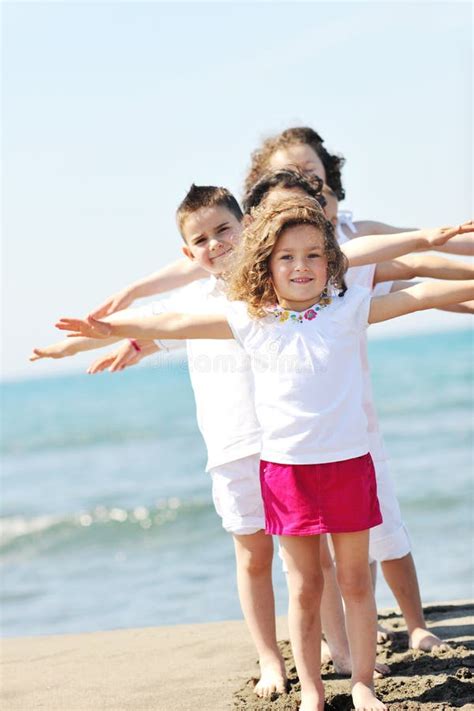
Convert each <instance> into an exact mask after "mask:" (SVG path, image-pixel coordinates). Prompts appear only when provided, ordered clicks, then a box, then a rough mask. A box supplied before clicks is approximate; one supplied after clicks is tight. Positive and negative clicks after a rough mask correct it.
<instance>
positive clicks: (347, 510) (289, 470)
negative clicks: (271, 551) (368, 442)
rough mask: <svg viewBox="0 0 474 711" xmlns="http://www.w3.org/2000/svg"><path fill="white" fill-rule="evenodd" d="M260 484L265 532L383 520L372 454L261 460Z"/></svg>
mask: <svg viewBox="0 0 474 711" xmlns="http://www.w3.org/2000/svg"><path fill="white" fill-rule="evenodd" d="M260 485H261V488H262V498H263V505H264V509H265V531H266V533H270V534H273V535H277V536H314V535H317V534H320V533H349V532H354V531H365V530H366V529H368V528H372V527H373V526H378V525H379V524H380V523H382V515H381V513H380V508H379V501H378V499H377V483H376V479H375V470H374V464H373V462H372V457H371V456H370V454H364V455H362V456H361V457H355V458H354V459H347V460H345V461H343V462H328V463H326V464H272V463H271V462H264V461H261V462H260Z"/></svg>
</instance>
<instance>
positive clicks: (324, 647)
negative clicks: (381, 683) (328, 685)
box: [321, 639, 391, 679]
mask: <svg viewBox="0 0 474 711" xmlns="http://www.w3.org/2000/svg"><path fill="white" fill-rule="evenodd" d="M331 661H332V663H333V665H334V671H335V672H336V674H341V676H350V675H351V674H352V664H351V658H350V656H349V655H344V654H341V655H336V654H334V655H332V654H331V650H330V649H329V646H328V643H327V642H326V641H325V640H324V639H322V640H321V664H326V663H327V662H331ZM390 674H391V669H390V667H389V666H388V664H382V663H381V662H375V670H374V679H381V678H382V677H384V676H389V675H390Z"/></svg>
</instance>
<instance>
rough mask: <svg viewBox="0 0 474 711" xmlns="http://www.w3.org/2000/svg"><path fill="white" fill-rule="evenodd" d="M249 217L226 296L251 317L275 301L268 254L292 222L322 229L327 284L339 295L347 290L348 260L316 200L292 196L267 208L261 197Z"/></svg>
mask: <svg viewBox="0 0 474 711" xmlns="http://www.w3.org/2000/svg"><path fill="white" fill-rule="evenodd" d="M252 216H253V220H252V222H251V223H250V224H249V225H248V226H247V227H246V228H245V230H244V232H243V234H242V238H241V242H240V244H239V246H238V247H237V249H236V250H235V253H234V257H233V260H232V266H231V268H230V270H229V273H228V274H227V275H226V281H227V293H228V296H229V299H231V300H233V301H244V302H245V303H246V304H247V309H248V313H249V315H250V316H252V317H253V318H262V317H264V316H266V315H267V309H268V308H269V307H271V306H274V305H275V304H276V303H277V295H276V292H275V289H274V287H273V282H272V278H271V273H270V257H271V255H272V252H273V249H274V247H275V245H276V243H277V241H278V238H279V237H280V235H281V234H282V233H283V231H284V230H285V229H287V228H288V227H292V226H293V225H313V226H314V227H315V228H316V229H317V230H319V231H320V232H321V234H322V235H323V239H324V253H325V256H326V258H327V261H328V285H329V284H330V285H331V286H333V287H334V288H335V289H338V290H339V291H340V296H342V294H343V293H344V292H345V291H346V285H345V282H344V274H345V272H346V270H347V259H346V257H345V255H344V254H343V253H342V252H341V250H340V247H339V245H338V243H337V240H336V236H335V234H334V227H333V226H332V224H331V223H330V222H329V221H328V220H327V219H326V217H325V215H324V212H323V210H322V208H321V207H320V205H319V204H318V203H317V201H316V200H314V199H313V198H310V197H306V196H295V197H289V198H287V199H285V200H282V201H281V202H280V203H278V205H273V206H271V205H268V207H267V206H266V205H265V200H264V201H263V202H262V203H261V205H260V207H258V208H256V209H255V210H254V211H253V212H252Z"/></svg>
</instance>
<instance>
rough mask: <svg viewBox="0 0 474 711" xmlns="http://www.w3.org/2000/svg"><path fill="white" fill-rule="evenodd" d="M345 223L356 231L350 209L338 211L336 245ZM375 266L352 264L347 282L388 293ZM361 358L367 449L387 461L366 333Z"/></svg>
mask: <svg viewBox="0 0 474 711" xmlns="http://www.w3.org/2000/svg"><path fill="white" fill-rule="evenodd" d="M343 225H344V226H346V227H347V228H348V229H349V230H350V232H352V234H355V233H356V232H357V230H356V228H355V226H354V223H353V221H352V212H349V211H343V212H340V213H339V214H338V223H337V227H336V235H337V241H338V242H339V244H344V243H345V242H348V241H349V239H348V238H347V237H346V235H345V234H344V231H343V229H342V226H343ZM375 269H376V265H375V264H366V265H365V266H363V267H352V268H351V269H348V271H347V274H346V284H347V286H348V287H350V286H355V285H357V286H362V287H365V288H367V289H372V296H383V295H385V294H388V293H390V289H391V288H392V284H393V282H392V281H386V282H381V283H379V284H376V285H375V287H374V274H375ZM360 359H361V364H362V372H363V378H364V381H363V402H364V410H365V414H366V417H367V423H368V425H367V426H368V433H369V451H370V453H371V455H372V459H373V460H374V461H380V460H386V459H387V452H386V449H385V443H384V441H383V437H382V433H381V431H380V427H379V422H378V417H377V411H376V409H375V403H374V395H373V391H372V379H371V377H370V365H369V355H368V346H367V332H366V331H365V332H364V333H363V334H362V335H361V339H360Z"/></svg>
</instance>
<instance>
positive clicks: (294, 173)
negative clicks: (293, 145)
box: [242, 168, 326, 213]
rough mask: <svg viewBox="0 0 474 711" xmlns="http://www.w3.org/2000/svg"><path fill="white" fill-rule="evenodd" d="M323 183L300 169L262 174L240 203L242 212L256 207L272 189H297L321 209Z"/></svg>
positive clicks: (283, 169) (286, 169)
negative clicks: (315, 202)
mask: <svg viewBox="0 0 474 711" xmlns="http://www.w3.org/2000/svg"><path fill="white" fill-rule="evenodd" d="M323 187H324V183H323V181H322V180H321V178H318V176H317V175H311V174H310V173H305V172H304V171H303V170H300V168H282V169H280V170H270V171H268V172H267V173H264V175H262V177H261V178H260V180H258V181H257V182H256V183H254V184H253V185H252V187H251V188H250V190H249V191H248V192H247V193H246V194H245V196H244V199H243V201H242V205H243V208H244V212H246V213H248V212H250V211H251V210H253V209H254V208H255V207H258V206H259V205H260V203H261V202H262V200H263V199H264V198H265V197H266V196H267V195H268V193H269V192H270V191H271V190H272V188H289V189H291V188H299V189H300V190H303V192H305V193H306V195H309V196H310V197H312V198H313V199H314V200H317V201H318V203H319V204H320V205H321V207H322V208H324V207H326V198H325V197H324V195H323V194H322V190H323Z"/></svg>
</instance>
